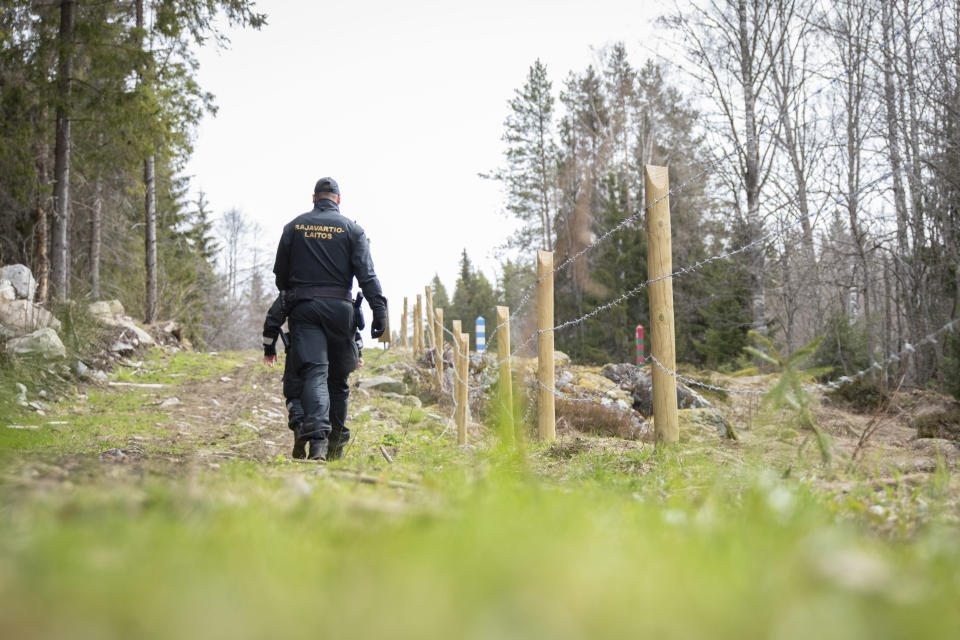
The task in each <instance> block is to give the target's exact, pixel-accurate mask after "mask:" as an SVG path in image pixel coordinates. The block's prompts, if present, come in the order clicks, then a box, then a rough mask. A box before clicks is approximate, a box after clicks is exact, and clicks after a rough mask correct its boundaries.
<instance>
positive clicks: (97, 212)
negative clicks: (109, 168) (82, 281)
mask: <svg viewBox="0 0 960 640" xmlns="http://www.w3.org/2000/svg"><path fill="white" fill-rule="evenodd" d="M102 220H103V176H102V175H101V174H100V173H99V172H98V173H97V177H96V179H95V180H94V183H93V206H92V207H91V208H90V293H91V295H92V297H93V299H94V300H99V299H100V246H101V229H102Z"/></svg>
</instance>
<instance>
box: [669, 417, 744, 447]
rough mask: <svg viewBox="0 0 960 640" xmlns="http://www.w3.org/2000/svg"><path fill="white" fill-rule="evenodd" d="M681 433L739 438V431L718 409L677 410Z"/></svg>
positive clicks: (731, 438)
mask: <svg viewBox="0 0 960 640" xmlns="http://www.w3.org/2000/svg"><path fill="white" fill-rule="evenodd" d="M677 418H678V420H679V422H680V431H681V433H683V432H686V433H688V434H690V435H704V434H713V435H717V436H720V437H721V438H729V439H730V440H737V439H738V438H737V432H736V431H735V430H734V428H733V425H732V424H730V421H729V420H727V419H726V418H724V417H723V416H722V415H720V412H719V411H717V410H716V409H680V410H679V411H678V412H677Z"/></svg>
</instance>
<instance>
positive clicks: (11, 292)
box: [0, 280, 17, 302]
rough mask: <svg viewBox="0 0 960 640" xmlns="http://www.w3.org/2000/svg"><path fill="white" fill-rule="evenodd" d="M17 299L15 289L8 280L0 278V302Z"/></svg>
mask: <svg viewBox="0 0 960 640" xmlns="http://www.w3.org/2000/svg"><path fill="white" fill-rule="evenodd" d="M16 299H17V290H16V289H14V288H13V284H12V283H11V282H10V281H9V280H0V302H10V301H11V300H16Z"/></svg>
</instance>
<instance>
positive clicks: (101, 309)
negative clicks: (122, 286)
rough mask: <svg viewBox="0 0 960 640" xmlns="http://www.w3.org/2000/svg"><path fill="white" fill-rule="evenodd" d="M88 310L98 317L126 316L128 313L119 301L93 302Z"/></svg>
mask: <svg viewBox="0 0 960 640" xmlns="http://www.w3.org/2000/svg"><path fill="white" fill-rule="evenodd" d="M87 309H89V311H90V315H94V316H97V317H101V316H107V317H109V316H124V315H126V311H125V310H124V308H123V305H122V304H120V301H119V300H97V301H96V302H91V303H90V304H89V305H88V306H87Z"/></svg>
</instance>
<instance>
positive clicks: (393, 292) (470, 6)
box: [187, 0, 672, 329]
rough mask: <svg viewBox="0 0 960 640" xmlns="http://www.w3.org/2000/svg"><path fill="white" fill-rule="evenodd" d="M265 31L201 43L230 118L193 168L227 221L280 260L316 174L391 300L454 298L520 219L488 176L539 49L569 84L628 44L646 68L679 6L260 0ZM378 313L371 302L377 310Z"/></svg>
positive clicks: (394, 318) (209, 138)
mask: <svg viewBox="0 0 960 640" xmlns="http://www.w3.org/2000/svg"><path fill="white" fill-rule="evenodd" d="M258 5H259V6H258V9H259V10H260V11H265V12H266V13H267V14H268V22H269V24H268V26H266V27H265V28H264V29H262V30H261V31H259V32H258V31H249V30H248V31H236V30H233V31H230V32H229V34H230V37H231V39H232V45H231V47H230V48H229V49H227V50H216V49H214V48H208V49H205V50H203V51H201V53H200V56H199V57H200V62H201V68H200V73H199V79H200V84H201V86H202V87H203V88H204V89H205V90H208V91H212V92H213V93H214V94H215V95H216V102H217V104H218V105H219V112H218V114H217V115H216V117H206V118H205V119H204V120H203V122H202V123H201V125H200V127H199V130H198V134H197V138H196V143H195V153H194V156H193V158H192V160H191V162H190V163H189V164H188V166H187V173H188V174H189V175H192V176H193V188H194V190H195V191H199V190H203V191H204V192H205V193H206V194H207V197H208V200H209V202H210V205H211V207H212V210H213V212H214V213H215V214H216V215H217V216H219V215H220V214H222V213H223V211H225V210H226V209H228V208H231V207H237V208H239V209H241V210H242V211H243V212H244V213H245V214H247V216H248V217H250V218H251V219H253V220H255V221H256V222H258V223H259V225H260V226H261V228H262V233H261V235H260V237H259V238H258V239H257V244H258V246H261V247H262V248H264V249H265V250H267V251H268V252H269V253H270V255H271V265H272V255H273V252H274V251H275V249H276V243H277V241H278V240H279V237H280V232H281V230H282V228H283V225H284V224H286V223H287V222H289V221H290V220H291V219H293V218H294V217H295V216H297V215H299V214H300V213H303V212H304V211H307V210H309V209H310V208H311V206H312V205H311V201H310V196H311V193H312V189H313V184H314V182H315V181H316V180H317V179H318V178H320V177H322V176H325V175H330V176H333V177H334V178H335V179H336V180H337V181H338V182H339V184H340V189H341V192H342V199H343V202H342V204H341V211H342V213H343V214H344V215H346V216H347V217H350V218H353V219H355V220H357V221H358V222H359V223H360V224H361V226H363V228H364V229H365V230H366V232H367V236H368V237H369V238H370V239H371V247H372V253H373V258H374V264H375V266H376V270H377V274H378V275H379V277H380V281H381V283H382V284H383V288H384V291H385V293H386V295H387V297H388V298H389V300H390V311H391V327H392V328H394V329H396V328H397V327H398V326H399V324H398V321H399V313H400V311H401V310H402V305H403V296H404V295H406V296H410V297H411V303H412V301H413V298H414V297H415V296H416V294H417V293H418V292H419V293H422V292H423V287H424V285H426V284H428V283H429V281H430V279H431V278H432V277H433V275H434V273H439V275H440V279H441V280H442V281H443V283H444V285H445V286H446V287H447V289H448V293H450V294H452V293H453V285H454V282H455V280H456V275H457V265H458V262H459V257H460V252H461V250H462V249H463V248H466V249H467V252H468V253H469V255H470V257H471V258H472V259H474V261H475V262H476V263H477V264H478V266H479V267H481V268H482V269H483V271H484V272H485V273H486V274H487V277H488V278H490V280H491V282H493V281H494V278H495V276H496V272H495V265H496V261H495V260H494V257H493V250H494V248H495V247H496V246H497V245H499V244H501V243H502V242H503V241H504V240H505V239H506V238H507V237H508V235H509V234H510V232H511V229H512V228H513V224H512V223H511V222H510V221H509V220H507V219H506V218H504V217H503V215H502V214H501V213H500V212H501V211H502V197H501V192H500V188H499V186H498V185H497V184H496V183H494V182H491V181H487V180H483V179H481V178H479V177H478V176H477V174H478V173H479V172H486V171H490V170H492V169H495V168H496V167H498V166H500V165H501V164H502V162H503V160H502V152H503V146H502V143H501V141H500V136H501V135H502V133H503V120H504V118H505V116H506V114H507V101H508V100H509V99H510V98H511V97H512V95H513V91H514V89H516V88H519V87H521V86H522V84H523V82H524V80H525V77H526V73H527V70H528V68H529V66H530V65H531V63H533V61H534V60H535V59H536V58H538V57H539V58H540V59H541V60H542V61H543V62H544V63H545V64H546V65H547V69H548V72H549V74H550V78H551V80H552V81H553V85H554V92H555V93H558V92H559V89H560V87H561V86H562V82H563V79H564V78H565V77H566V76H567V73H568V72H569V71H571V70H575V71H581V70H582V69H584V68H585V67H586V66H587V64H589V63H590V62H592V61H594V58H595V54H594V51H593V50H594V49H596V48H600V47H603V46H605V45H608V44H612V43H614V42H616V41H623V42H625V43H626V44H627V47H628V50H629V52H630V54H631V61H632V62H633V64H634V66H639V65H640V64H641V62H642V61H643V59H645V58H646V57H647V52H646V51H645V49H644V48H642V46H641V42H643V43H644V46H655V45H654V44H653V42H652V40H653V39H654V38H655V37H656V36H655V19H656V16H657V15H658V13H659V12H660V11H663V10H666V9H669V8H670V7H672V3H665V2H653V1H651V0H635V1H633V2H626V1H617V0H593V1H592V2H585V1H583V0H581V1H579V2H573V1H569V0H556V1H546V0H536V1H524V0H515V1H513V2H507V1H503V0H488V1H486V2H482V3H467V2H456V1H454V0H446V1H438V0H421V1H420V2H416V3H407V2H397V1H393V2H391V1H387V0H369V1H367V2H317V1H316V0H274V1H272V2H271V1H265V0H260V2H259V3H258ZM368 317H369V311H368Z"/></svg>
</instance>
